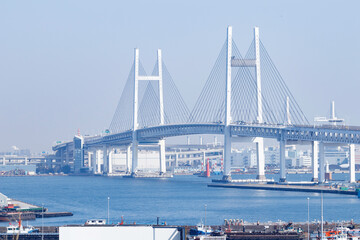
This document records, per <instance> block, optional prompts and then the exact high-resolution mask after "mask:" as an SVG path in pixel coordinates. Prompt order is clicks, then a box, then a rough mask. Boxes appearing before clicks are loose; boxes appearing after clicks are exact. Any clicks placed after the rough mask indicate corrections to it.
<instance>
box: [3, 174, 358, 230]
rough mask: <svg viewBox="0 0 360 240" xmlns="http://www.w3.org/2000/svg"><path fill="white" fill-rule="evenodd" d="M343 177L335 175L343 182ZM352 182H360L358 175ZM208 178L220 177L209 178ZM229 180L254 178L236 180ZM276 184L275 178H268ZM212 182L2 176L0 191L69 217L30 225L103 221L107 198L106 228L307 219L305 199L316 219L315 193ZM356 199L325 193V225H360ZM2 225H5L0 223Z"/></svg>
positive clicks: (303, 177)
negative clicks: (219, 185) (214, 184)
mask: <svg viewBox="0 0 360 240" xmlns="http://www.w3.org/2000/svg"><path fill="white" fill-rule="evenodd" d="M347 177H348V174H334V175H333V178H335V179H339V180H346V178H347ZM356 177H357V179H358V178H359V177H360V176H359V175H358V174H357V176H356ZM213 178H221V176H214V177H213ZM234 178H253V179H254V178H255V176H254V175H236V176H234ZM268 178H274V179H275V180H277V178H278V175H275V174H274V175H268ZM310 179H311V175H310V174H289V175H288V180H289V181H308V180H310ZM208 183H211V178H203V177H197V176H174V177H173V178H169V179H132V178H121V177H100V176H29V177H1V178H0V186H1V187H0V192H2V193H4V194H5V195H7V196H8V197H10V198H14V199H17V200H21V201H24V202H28V203H32V204H35V205H39V206H41V205H42V204H43V205H44V207H46V208H48V210H49V211H53V212H55V211H58V212H64V211H69V212H73V213H74V216H72V217H60V218H47V219H43V220H42V219H41V218H40V219H37V220H35V221H31V222H29V224H31V225H35V226H40V225H41V224H42V221H44V225H53V226H59V225H66V224H83V223H85V221H86V220H88V219H107V211H108V210H107V208H108V197H110V200H109V206H110V208H109V217H110V222H111V223H118V222H120V221H121V216H124V220H125V223H134V222H136V223H137V224H154V223H156V218H157V217H160V220H161V222H164V221H166V223H167V224H169V225H172V224H174V225H175V224H177V225H195V224H197V223H199V222H200V221H201V220H202V221H204V215H205V208H204V206H205V204H206V205H207V207H206V224H211V225H220V224H222V223H223V220H224V219H243V220H244V221H248V222H256V221H261V222H267V221H273V222H274V221H278V220H282V221H295V222H304V221H306V220H307V197H309V198H310V219H311V221H313V220H319V219H320V194H318V193H304V192H282V191H266V190H247V189H231V188H210V187H207V184H208ZM359 209H360V199H359V198H357V197H356V196H347V195H338V194H324V219H325V220H326V221H342V220H346V221H349V220H351V219H353V220H354V221H356V222H360V214H359ZM0 225H1V226H5V225H8V223H0Z"/></svg>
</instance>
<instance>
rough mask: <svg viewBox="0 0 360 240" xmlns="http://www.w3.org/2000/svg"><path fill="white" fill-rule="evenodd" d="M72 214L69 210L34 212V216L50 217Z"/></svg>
mask: <svg viewBox="0 0 360 240" xmlns="http://www.w3.org/2000/svg"><path fill="white" fill-rule="evenodd" d="M73 215H74V214H73V213H71V212H43V213H35V217H36V218H41V217H44V218H51V217H71V216H73Z"/></svg>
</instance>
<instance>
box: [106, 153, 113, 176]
mask: <svg viewBox="0 0 360 240" xmlns="http://www.w3.org/2000/svg"><path fill="white" fill-rule="evenodd" d="M113 154H114V149H110V151H109V155H108V164H107V165H108V169H107V170H108V171H107V173H110V174H111V173H112V172H113V171H112V167H113V166H112V157H113Z"/></svg>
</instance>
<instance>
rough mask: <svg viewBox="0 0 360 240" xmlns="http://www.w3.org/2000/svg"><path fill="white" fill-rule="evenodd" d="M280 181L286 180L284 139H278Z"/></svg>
mask: <svg viewBox="0 0 360 240" xmlns="http://www.w3.org/2000/svg"><path fill="white" fill-rule="evenodd" d="M279 145H280V182H286V165H285V146H286V140H280V141H279Z"/></svg>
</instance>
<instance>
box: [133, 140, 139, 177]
mask: <svg viewBox="0 0 360 240" xmlns="http://www.w3.org/2000/svg"><path fill="white" fill-rule="evenodd" d="M137 167H138V142H137V140H136V139H134V140H133V144H132V163H131V174H133V175H135V174H136V171H137Z"/></svg>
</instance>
